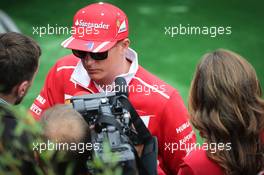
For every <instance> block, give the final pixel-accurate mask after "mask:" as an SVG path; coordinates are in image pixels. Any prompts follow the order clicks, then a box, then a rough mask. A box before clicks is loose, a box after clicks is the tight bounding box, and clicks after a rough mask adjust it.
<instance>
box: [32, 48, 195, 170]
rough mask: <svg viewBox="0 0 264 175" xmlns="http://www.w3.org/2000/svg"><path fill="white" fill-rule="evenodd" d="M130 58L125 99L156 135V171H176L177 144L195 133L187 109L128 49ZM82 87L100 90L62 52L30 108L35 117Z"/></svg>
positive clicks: (75, 61) (179, 160)
mask: <svg viewBox="0 0 264 175" xmlns="http://www.w3.org/2000/svg"><path fill="white" fill-rule="evenodd" d="M126 58H127V59H128V60H130V61H131V67H130V70H129V72H128V73H126V74H122V75H120V76H121V77H124V78H125V80H126V81H127V84H128V85H129V100H130V102H131V103H132V105H133V106H134V108H135V109H136V111H137V112H138V114H139V115H140V117H141V119H142V120H143V121H144V123H145V125H146V126H147V127H148V129H149V130H150V132H151V133H152V134H153V135H154V136H157V138H158V147H159V150H158V159H159V160H158V163H159V168H158V174H159V175H163V174H172V175H176V174H177V173H178V170H179V165H180V164H181V163H182V159H183V157H184V156H185V155H186V150H184V149H182V150H180V149H178V147H179V145H180V144H191V143H195V141H196V139H195V133H194V132H193V130H192V128H191V126H190V124H189V122H188V112H187V110H186V108H185V106H184V103H183V100H182V99H181V97H180V95H179V93H178V92H177V91H176V90H175V89H174V88H173V87H171V86H170V85H168V84H166V83H164V82H163V81H161V80H160V79H158V78H157V77H155V76H154V75H152V74H151V73H149V72H148V71H146V70H145V69H143V68H142V67H141V66H139V65H138V61H137V53H136V52H135V51H134V50H132V49H130V48H129V49H128V50H127V53H126ZM83 91H86V92H87V94H89V93H91V94H92V93H98V92H101V91H103V90H102V88H100V87H99V86H98V85H96V84H95V83H94V82H93V81H92V80H91V79H90V77H89V75H88V73H87V71H86V70H85V68H84V67H83V65H82V63H81V61H80V59H78V58H76V57H74V56H73V55H68V56H65V57H63V58H61V59H59V60H58V61H57V63H56V64H55V65H54V66H53V67H52V68H51V70H50V71H49V73H48V75H47V77H46V80H45V84H44V87H43V89H42V90H41V92H40V94H39V96H38V97H37V98H36V99H35V101H34V103H33V104H32V106H31V108H30V110H31V112H32V114H33V116H34V117H35V118H36V119H39V118H40V116H41V114H42V112H43V111H44V110H46V109H48V108H49V107H51V106H54V105H55V104H63V103H65V102H66V101H68V100H69V99H70V98H71V97H72V96H74V95H76V94H78V93H80V92H83Z"/></svg>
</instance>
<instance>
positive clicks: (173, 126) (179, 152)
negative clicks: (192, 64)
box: [159, 91, 196, 175]
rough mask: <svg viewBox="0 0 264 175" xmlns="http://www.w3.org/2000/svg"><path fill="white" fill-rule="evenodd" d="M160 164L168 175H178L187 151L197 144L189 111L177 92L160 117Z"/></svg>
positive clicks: (171, 97)
mask: <svg viewBox="0 0 264 175" xmlns="http://www.w3.org/2000/svg"><path fill="white" fill-rule="evenodd" d="M160 125H161V131H160V132H161V133H160V140H159V153H160V154H159V155H160V157H159V164H160V167H161V168H162V169H163V170H164V172H165V173H166V174H168V175H171V174H172V175H176V174H177V173H178V171H179V166H180V164H181V163H182V162H183V158H184V157H185V155H186V153H187V150H188V149H189V148H190V147H191V145H192V144H193V143H195V142H196V136H195V132H194V131H193V130H192V127H191V125H190V123H189V116H188V111H187V109H186V108H185V105H184V103H183V100H182V99H181V97H180V95H179V94H178V92H177V91H175V92H174V93H173V94H172V95H171V96H170V99H169V100H168V101H167V104H166V106H165V109H164V111H163V113H162V115H161V117H160Z"/></svg>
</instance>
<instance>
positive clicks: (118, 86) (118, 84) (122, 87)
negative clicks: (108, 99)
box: [115, 77, 128, 97]
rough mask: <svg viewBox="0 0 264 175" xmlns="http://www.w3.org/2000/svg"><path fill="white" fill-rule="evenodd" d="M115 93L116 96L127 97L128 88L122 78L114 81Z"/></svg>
mask: <svg viewBox="0 0 264 175" xmlns="http://www.w3.org/2000/svg"><path fill="white" fill-rule="evenodd" d="M115 92H116V95H118V96H121V95H125V96H126V97H128V86H127V82H126V80H125V79H124V78H123V77H117V78H116V79H115Z"/></svg>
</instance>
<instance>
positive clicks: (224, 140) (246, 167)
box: [178, 49, 264, 175]
mask: <svg viewBox="0 0 264 175" xmlns="http://www.w3.org/2000/svg"><path fill="white" fill-rule="evenodd" d="M261 96H262V93H261V87H260V84H259V81H258V79H257V76H256V72H255V70H254V68H253V67H252V66H251V65H250V64H249V63H248V62H247V61H246V60H245V59H244V58H242V57H241V56H239V55H238V54H236V53H233V52H231V51H228V50H223V49H220V50H217V51H214V52H212V53H208V54H206V55H205V56H204V57H203V59H202V60H201V62H200V63H199V64H198V66H197V69H196V73H195V75H194V79H193V81H192V85H191V90H190V98H189V109H190V115H191V118H190V120H191V123H192V124H193V126H194V127H195V128H197V129H198V130H199V131H200V134H201V136H202V138H203V139H204V141H205V143H204V144H206V145H207V147H202V148H200V149H197V148H196V149H193V150H192V151H190V153H189V154H188V155H187V156H186V157H185V159H184V163H183V164H182V165H181V168H180V171H179V173H178V175H198V174H199V175H200V174H201V175H207V174H210V175H211V174H212V175H223V174H225V175H257V174H258V173H261V171H263V170H264V139H263V130H264V100H263V99H261ZM212 144H216V145H219V144H221V145H222V146H221V147H216V148H217V149H216V151H212V147H211V146H210V145H212ZM228 144H229V145H230V146H231V149H227V147H225V146H226V145H228ZM208 145H209V146H208ZM223 145H224V146H223ZM203 148H207V149H203ZM220 148H221V149H220Z"/></svg>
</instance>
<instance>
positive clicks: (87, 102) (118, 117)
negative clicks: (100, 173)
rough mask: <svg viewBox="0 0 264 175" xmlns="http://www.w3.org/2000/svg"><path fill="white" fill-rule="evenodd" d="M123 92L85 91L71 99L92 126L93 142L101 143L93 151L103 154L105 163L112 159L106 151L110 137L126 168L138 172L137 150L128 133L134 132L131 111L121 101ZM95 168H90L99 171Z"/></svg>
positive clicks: (100, 155) (111, 144)
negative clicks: (90, 92) (104, 143)
mask: <svg viewBox="0 0 264 175" xmlns="http://www.w3.org/2000/svg"><path fill="white" fill-rule="evenodd" d="M121 96H122V95H121V94H118V93H115V92H110V93H109V92H107V93H97V94H90V95H82V96H76V97H73V98H72V99H71V103H72V105H73V108H74V109H75V110H76V111H78V112H79V113H80V114H81V115H82V116H83V118H84V119H85V121H86V122H87V123H88V124H89V126H92V127H91V134H90V135H91V143H92V144H93V145H94V144H98V145H99V149H94V150H93V154H92V155H93V156H97V157H99V158H100V159H101V160H102V161H103V162H104V163H109V162H107V160H109V158H108V159H106V158H105V156H107V155H105V153H104V152H103V142H104V141H108V142H109V145H110V150H111V152H112V153H116V154H117V155H118V158H119V165H121V166H122V168H123V172H124V171H126V172H129V173H130V174H135V173H133V171H134V172H135V171H136V157H135V154H136V153H135V149H134V147H133V143H132V142H131V140H130V138H129V137H128V135H131V133H134V132H133V131H132V127H131V121H130V113H129V111H127V110H126V109H125V108H124V106H123V104H122V103H121V102H120V101H119V98H120V97H121ZM129 133H130V134H129ZM95 171H96V170H93V169H90V173H96V172H95ZM129 173H126V174H129Z"/></svg>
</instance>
